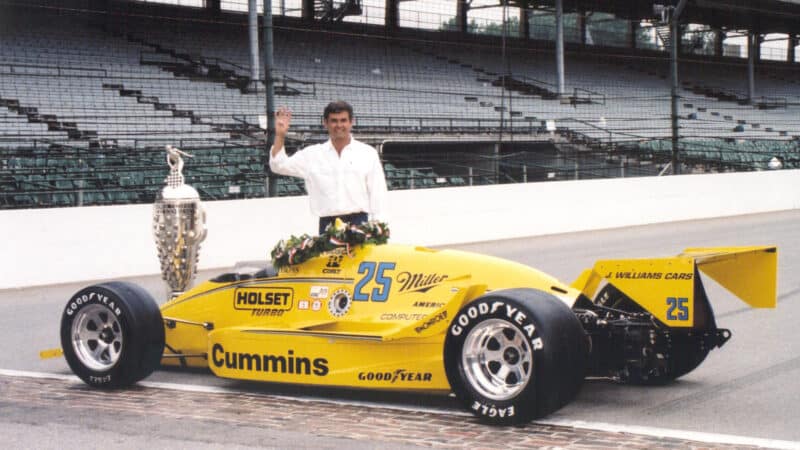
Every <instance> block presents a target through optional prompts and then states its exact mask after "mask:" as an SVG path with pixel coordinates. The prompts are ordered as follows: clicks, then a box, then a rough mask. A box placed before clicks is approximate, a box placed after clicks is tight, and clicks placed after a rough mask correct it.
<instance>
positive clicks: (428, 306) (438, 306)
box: [412, 302, 444, 308]
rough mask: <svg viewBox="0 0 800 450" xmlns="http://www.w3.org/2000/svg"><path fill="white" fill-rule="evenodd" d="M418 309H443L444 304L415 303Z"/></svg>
mask: <svg viewBox="0 0 800 450" xmlns="http://www.w3.org/2000/svg"><path fill="white" fill-rule="evenodd" d="M412 306H415V307H417V308H441V307H442V306H444V302H414V305H412Z"/></svg>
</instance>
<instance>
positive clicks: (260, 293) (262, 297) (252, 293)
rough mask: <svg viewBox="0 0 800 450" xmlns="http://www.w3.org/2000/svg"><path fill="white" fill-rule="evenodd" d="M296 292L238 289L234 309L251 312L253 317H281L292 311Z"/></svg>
mask: <svg viewBox="0 0 800 450" xmlns="http://www.w3.org/2000/svg"><path fill="white" fill-rule="evenodd" d="M293 302H294V290H293V289H291V288H281V287H265V288H254V287H248V288H238V289H235V290H234V291H233V308H234V309H236V310H239V311H250V315H251V316H253V317H280V316H283V313H285V312H286V311H289V310H290V309H292V304H293Z"/></svg>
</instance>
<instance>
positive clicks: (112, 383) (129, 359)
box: [61, 282, 164, 389]
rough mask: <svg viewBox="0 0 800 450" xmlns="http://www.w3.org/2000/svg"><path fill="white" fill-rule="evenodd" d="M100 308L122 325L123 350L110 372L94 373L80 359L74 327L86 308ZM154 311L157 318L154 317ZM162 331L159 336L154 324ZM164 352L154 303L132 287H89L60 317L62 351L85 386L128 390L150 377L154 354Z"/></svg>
mask: <svg viewBox="0 0 800 450" xmlns="http://www.w3.org/2000/svg"><path fill="white" fill-rule="evenodd" d="M92 305H100V306H102V307H104V308H105V309H106V310H108V311H109V313H110V314H113V315H114V317H115V318H116V319H117V321H118V322H119V325H120V327H121V334H122V347H121V350H120V355H119V358H118V359H117V362H116V363H115V364H114V365H113V366H111V367H110V368H108V369H107V370H94V369H91V368H89V367H87V366H85V365H84V364H83V363H82V362H81V361H80V358H78V356H77V354H76V352H75V349H74V347H73V343H72V336H71V333H72V325H73V322H74V321H75V319H76V318H77V317H78V316H79V315H80V313H81V311H82V310H83V309H84V308H87V307H89V306H92ZM154 308H155V312H156V313H157V316H156V315H154ZM156 323H157V324H158V327H159V328H160V338H159V333H158V331H156V329H155V326H154V325H155V324H156ZM159 342H160V349H158V350H157V351H158V358H159V360H160V355H161V352H162V351H163V342H164V330H163V326H162V325H161V314H160V311H159V310H158V307H157V305H156V304H155V301H154V300H153V299H152V297H151V296H150V295H149V294H147V292H146V291H144V290H143V289H141V288H139V287H138V286H135V285H133V284H131V283H123V282H114V283H104V284H99V285H95V286H89V287H87V288H84V289H81V290H80V291H78V292H77V293H76V294H75V295H73V296H72V298H70V300H69V301H68V302H67V305H66V306H65V308H64V312H63V314H62V316H61V348H62V349H63V351H64V358H65V359H66V360H67V364H69V366H70V369H72V372H73V373H75V375H77V376H78V377H79V378H80V379H82V380H83V381H84V382H85V383H86V384H88V385H90V386H93V387H98V388H108V389H113V388H118V387H124V386H128V385H130V384H133V383H135V382H136V381H139V380H140V379H142V378H144V377H145V376H147V375H149V374H150V373H151V372H152V371H153V370H154V369H155V368H156V367H157V366H158V360H156V361H155V363H154V362H153V360H154V358H153V353H154V351H155V349H157V348H158V347H159Z"/></svg>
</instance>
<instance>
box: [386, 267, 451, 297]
mask: <svg viewBox="0 0 800 450" xmlns="http://www.w3.org/2000/svg"><path fill="white" fill-rule="evenodd" d="M446 279H447V275H441V274H438V273H411V272H400V273H399V274H397V276H396V277H395V280H396V281H397V282H398V283H400V289H398V290H397V292H398V293H403V292H427V291H428V290H429V289H431V288H432V287H435V286H437V285H439V284H441V283H442V282H443V281H444V280H446Z"/></svg>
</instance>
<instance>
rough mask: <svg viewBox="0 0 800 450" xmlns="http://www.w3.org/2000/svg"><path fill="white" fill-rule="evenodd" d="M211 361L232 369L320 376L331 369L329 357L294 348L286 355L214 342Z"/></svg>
mask: <svg viewBox="0 0 800 450" xmlns="http://www.w3.org/2000/svg"><path fill="white" fill-rule="evenodd" d="M211 363H212V364H214V365H215V366H216V367H219V368H222V367H224V368H226V369H232V370H246V371H248V372H268V373H283V374H293V375H316V376H318V377H324V376H325V375H327V374H328V371H329V369H328V360H327V359H325V358H310V357H306V356H299V355H295V354H294V350H289V351H288V352H286V355H269V354H262V353H242V352H229V351H226V350H225V348H224V347H223V346H222V344H214V346H213V347H212V348H211Z"/></svg>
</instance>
